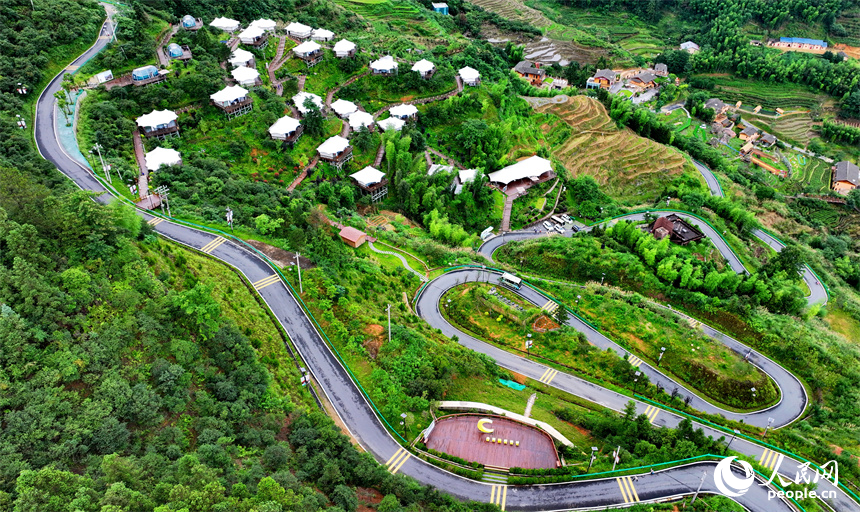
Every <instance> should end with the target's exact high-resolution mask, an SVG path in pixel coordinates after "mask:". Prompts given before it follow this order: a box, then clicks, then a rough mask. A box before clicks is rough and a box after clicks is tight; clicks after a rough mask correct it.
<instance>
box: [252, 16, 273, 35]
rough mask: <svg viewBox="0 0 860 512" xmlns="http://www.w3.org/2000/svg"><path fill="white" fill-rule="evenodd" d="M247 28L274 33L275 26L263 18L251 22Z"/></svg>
mask: <svg viewBox="0 0 860 512" xmlns="http://www.w3.org/2000/svg"><path fill="white" fill-rule="evenodd" d="M248 26H249V27H257V28H261V29H263V30H265V31H266V32H274V31H275V27H276V26H277V24H276V23H275V22H274V21H272V20H269V19H265V18H263V19H259V20H254V21H252V22H251V24H250V25H248Z"/></svg>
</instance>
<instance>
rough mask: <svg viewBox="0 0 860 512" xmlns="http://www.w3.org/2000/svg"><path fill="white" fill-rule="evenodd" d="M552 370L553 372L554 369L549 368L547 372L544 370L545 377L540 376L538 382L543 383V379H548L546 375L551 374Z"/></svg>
mask: <svg viewBox="0 0 860 512" xmlns="http://www.w3.org/2000/svg"><path fill="white" fill-rule="evenodd" d="M550 370H552V368H547V369H546V370H544V372H543V375H541V376H540V378H539V379H538V382H543V378H544V377H546V374H547V373H549V372H550Z"/></svg>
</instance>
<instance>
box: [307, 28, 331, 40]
mask: <svg viewBox="0 0 860 512" xmlns="http://www.w3.org/2000/svg"><path fill="white" fill-rule="evenodd" d="M311 39H313V40H314V41H331V40H332V39H334V32H332V31H331V30H326V29H324V28H315V29H314V30H313V32H311Z"/></svg>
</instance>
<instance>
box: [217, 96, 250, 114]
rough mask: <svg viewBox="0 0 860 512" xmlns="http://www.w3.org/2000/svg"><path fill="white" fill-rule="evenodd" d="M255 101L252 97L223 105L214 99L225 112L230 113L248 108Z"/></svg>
mask: <svg viewBox="0 0 860 512" xmlns="http://www.w3.org/2000/svg"><path fill="white" fill-rule="evenodd" d="M253 103H254V100H252V99H251V98H245V99H243V100H241V101H237V102H235V103H231V104H229V105H221V104H219V103H215V102H214V101H213V102H212V104H213V105H215V106H216V107H218V108H220V109H221V110H223V111H224V113H226V114H228V115H230V114H235V113H236V112H238V111H240V110H243V109H247V108H248V107H250V106H251V105H253Z"/></svg>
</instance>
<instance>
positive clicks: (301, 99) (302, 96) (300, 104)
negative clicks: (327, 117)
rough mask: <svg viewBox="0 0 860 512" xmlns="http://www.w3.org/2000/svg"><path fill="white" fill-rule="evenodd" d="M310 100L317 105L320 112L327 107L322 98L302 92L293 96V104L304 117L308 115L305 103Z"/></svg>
mask: <svg viewBox="0 0 860 512" xmlns="http://www.w3.org/2000/svg"><path fill="white" fill-rule="evenodd" d="M308 99H310V100H311V101H312V102H313V104H314V105H316V106H317V108H318V109H320V110H322V109H323V108H324V107H325V105H324V104H323V100H322V98H320V97H319V96H317V95H316V94H314V93H311V92H305V91H302V92H300V93H298V94H296V95H295V96H293V104H294V105H295V106H296V108H297V109H298V111H299V112H300V113H301V114H302V115H305V114H307V113H308V109H307V108H305V101H307V100H308Z"/></svg>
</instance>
